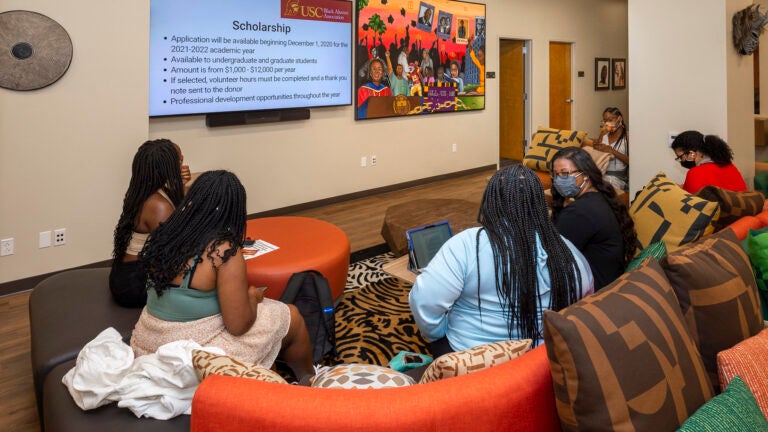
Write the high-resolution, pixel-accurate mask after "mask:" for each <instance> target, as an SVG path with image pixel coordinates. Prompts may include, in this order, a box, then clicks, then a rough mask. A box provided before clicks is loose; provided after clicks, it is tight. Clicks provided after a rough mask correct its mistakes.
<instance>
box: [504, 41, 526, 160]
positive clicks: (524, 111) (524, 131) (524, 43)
mask: <svg viewBox="0 0 768 432" xmlns="http://www.w3.org/2000/svg"><path fill="white" fill-rule="evenodd" d="M505 40H506V41H521V42H523V48H524V49H525V54H524V56H523V80H524V83H523V88H524V91H525V94H526V95H527V98H526V99H525V103H524V104H523V115H524V118H523V135H524V136H525V145H524V146H523V154H525V153H526V152H527V151H528V148H529V147H530V146H531V139H530V137H531V135H532V133H533V132H532V129H531V118H532V105H533V97H532V90H533V86H532V79H531V77H532V76H533V75H532V74H533V61H532V60H531V56H532V47H533V40H532V39H526V38H518V37H512V36H509V37H504V36H502V37H499V44H498V47H499V53H498V55H497V56H498V57H501V43H502V41H505ZM499 75H501V71H500V73H499ZM500 87H501V86H499V88H500ZM498 98H499V100H501V89H499V96H498ZM499 127H501V124H499ZM499 135H501V132H499ZM498 146H499V147H498V148H497V154H499V153H500V150H501V143H499V144H498ZM497 158H498V159H499V161H497V162H496V165H497V168H500V157H497Z"/></svg>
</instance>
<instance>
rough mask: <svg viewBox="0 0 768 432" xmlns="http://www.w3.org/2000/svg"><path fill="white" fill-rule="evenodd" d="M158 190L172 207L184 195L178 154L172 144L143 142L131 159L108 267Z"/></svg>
mask: <svg viewBox="0 0 768 432" xmlns="http://www.w3.org/2000/svg"><path fill="white" fill-rule="evenodd" d="M159 189H162V190H163V191H164V192H165V193H166V195H168V198H170V199H171V203H172V204H173V205H174V207H177V206H178V205H179V203H180V202H181V199H182V198H183V196H184V184H183V183H182V181H181V162H180V160H179V153H178V151H177V150H176V145H175V144H174V143H173V142H171V141H170V140H167V139H156V140H151V141H147V142H145V143H144V144H142V145H141V146H140V147H139V150H138V151H137V152H136V155H135V156H134V157H133V166H132V167H131V182H130V183H129V185H128V190H127V191H126V192H125V197H124V198H123V212H122V213H121V214H120V219H119V220H118V221H117V226H116V227H115V234H114V249H113V251H112V265H115V264H117V263H119V262H120V261H122V259H123V257H124V256H125V250H126V249H127V248H128V244H129V243H130V241H131V235H132V233H133V229H134V226H135V225H136V222H137V220H138V218H139V215H140V214H141V210H142V208H143V207H144V203H145V202H146V201H147V199H148V198H149V197H150V196H151V195H152V194H153V193H155V192H157V191H158V190H159Z"/></svg>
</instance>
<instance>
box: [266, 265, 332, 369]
mask: <svg viewBox="0 0 768 432" xmlns="http://www.w3.org/2000/svg"><path fill="white" fill-rule="evenodd" d="M280 301H281V302H283V303H292V304H294V305H295V306H296V307H297V308H298V309H299V312H300V313H301V316H302V317H304V323H306V325H307V330H308V331H309V341H310V342H311V343H312V361H313V362H314V363H319V362H320V361H321V360H322V359H323V357H325V355H326V354H328V353H329V352H332V353H333V357H334V358H335V357H336V355H337V353H336V329H335V325H336V317H335V312H334V308H333V296H332V295H331V289H330V287H329V286H328V279H326V278H325V276H323V275H322V274H321V273H320V272H318V271H315V270H307V271H303V272H299V273H294V274H293V275H292V276H291V279H289V280H288V284H287V285H286V286H285V291H283V295H281V296H280Z"/></svg>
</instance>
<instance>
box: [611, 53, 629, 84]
mask: <svg viewBox="0 0 768 432" xmlns="http://www.w3.org/2000/svg"><path fill="white" fill-rule="evenodd" d="M611 76H612V78H611V88H612V89H613V90H622V89H625V88H626V87H627V59H623V58H615V59H611Z"/></svg>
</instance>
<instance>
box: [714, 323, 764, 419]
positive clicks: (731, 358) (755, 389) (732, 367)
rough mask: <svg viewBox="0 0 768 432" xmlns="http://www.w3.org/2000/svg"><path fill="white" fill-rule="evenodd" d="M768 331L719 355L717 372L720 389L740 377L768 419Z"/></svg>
mask: <svg viewBox="0 0 768 432" xmlns="http://www.w3.org/2000/svg"><path fill="white" fill-rule="evenodd" d="M766 358H768V330H763V331H761V332H760V333H758V334H756V335H755V336H752V337H751V338H749V339H746V340H744V341H742V342H739V343H738V344H736V345H735V346H733V347H732V348H730V349H727V350H723V351H720V352H719V353H718V354H717V370H718V376H719V380H720V388H726V387H727V386H728V383H729V382H731V380H732V379H733V378H734V377H736V376H740V377H741V379H742V380H744V383H746V384H747V387H749V390H750V391H752V395H753V396H754V397H755V400H756V401H757V405H759V406H760V410H761V411H762V412H763V415H764V416H766V417H768V367H766V365H765V359H766Z"/></svg>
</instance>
